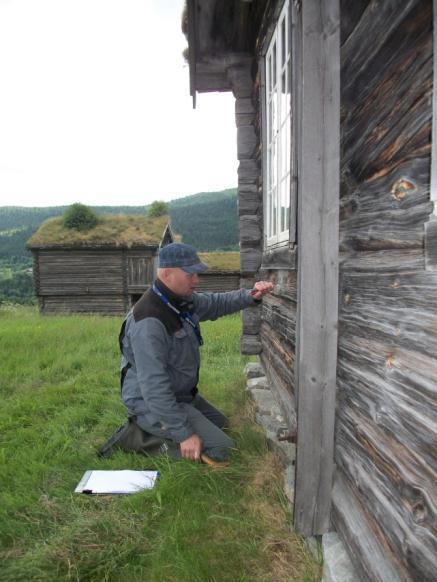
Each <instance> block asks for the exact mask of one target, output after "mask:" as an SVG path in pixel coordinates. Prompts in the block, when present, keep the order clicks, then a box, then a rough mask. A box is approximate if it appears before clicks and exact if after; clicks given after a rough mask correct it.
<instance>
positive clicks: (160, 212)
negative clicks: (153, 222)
mask: <svg viewBox="0 0 437 582" xmlns="http://www.w3.org/2000/svg"><path fill="white" fill-rule="evenodd" d="M164 214H168V204H166V203H165V202H162V200H155V202H152V204H151V205H150V208H149V211H148V213H147V216H149V217H150V218H155V217H157V216H164Z"/></svg>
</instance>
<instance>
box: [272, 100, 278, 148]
mask: <svg viewBox="0 0 437 582" xmlns="http://www.w3.org/2000/svg"><path fill="white" fill-rule="evenodd" d="M271 108H272V116H271V119H272V125H271V128H272V129H271V132H270V135H271V139H272V140H273V137H274V136H275V135H276V133H277V131H278V120H277V114H278V112H277V93H276V91H275V92H274V93H273V95H272V101H271Z"/></svg>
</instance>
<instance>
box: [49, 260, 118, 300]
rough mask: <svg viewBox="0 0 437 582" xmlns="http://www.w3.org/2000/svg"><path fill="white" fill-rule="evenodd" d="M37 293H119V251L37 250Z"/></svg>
mask: <svg viewBox="0 0 437 582" xmlns="http://www.w3.org/2000/svg"><path fill="white" fill-rule="evenodd" d="M39 279H40V284H39V292H40V294H41V295H44V296H47V295H73V294H90V295H98V294H100V293H104V292H106V293H116V294H120V295H121V294H123V261H122V252H121V251H102V250H95V251H91V250H89V251H88V250H76V249H75V250H65V251H61V250H52V251H50V250H40V251H39Z"/></svg>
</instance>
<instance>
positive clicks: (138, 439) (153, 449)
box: [97, 417, 181, 459]
mask: <svg viewBox="0 0 437 582" xmlns="http://www.w3.org/2000/svg"><path fill="white" fill-rule="evenodd" d="M116 449H121V450H122V451H126V452H135V453H144V454H148V455H159V454H162V453H165V454H167V455H168V456H170V457H171V458H173V459H179V458H181V455H180V449H179V445H178V443H175V442H174V441H172V440H170V439H165V438H162V437H157V436H154V435H152V434H150V433H148V432H146V431H144V430H143V429H142V428H141V427H140V426H138V424H137V423H136V422H135V417H129V419H128V420H127V421H126V422H125V423H124V424H123V425H122V426H120V428H118V429H117V430H116V431H115V433H114V434H113V435H112V436H111V437H109V439H108V440H107V441H106V443H105V444H104V445H103V446H102V447H100V449H99V450H98V452H97V454H98V456H99V457H105V458H106V457H110V456H111V454H112V452H113V451H114V450H116Z"/></svg>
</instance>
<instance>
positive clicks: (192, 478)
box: [0, 308, 320, 582]
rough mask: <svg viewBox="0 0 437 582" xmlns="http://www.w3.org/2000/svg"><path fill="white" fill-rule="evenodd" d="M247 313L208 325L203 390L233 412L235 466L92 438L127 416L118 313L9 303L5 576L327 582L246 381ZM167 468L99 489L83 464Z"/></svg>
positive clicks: (2, 316) (0, 510) (4, 385)
mask: <svg viewBox="0 0 437 582" xmlns="http://www.w3.org/2000/svg"><path fill="white" fill-rule="evenodd" d="M240 321H241V320H240V317H239V316H232V317H228V318H222V319H220V320H218V321H217V322H208V323H206V324H203V332H204V336H205V340H206V341H205V345H204V347H203V348H202V351H203V367H202V373H201V379H200V391H201V393H202V394H203V395H204V396H205V397H206V398H208V399H209V400H211V401H212V403H213V404H215V405H216V406H218V407H219V408H221V409H222V410H223V411H224V412H225V413H226V414H228V415H229V416H230V420H231V429H230V434H231V436H232V437H233V438H234V440H235V442H236V450H235V451H234V452H233V459H232V462H231V465H230V466H229V467H228V468H225V469H222V470H219V471H214V470H211V468H210V467H208V466H206V465H203V464H199V463H194V462H192V461H187V460H181V461H177V462H175V461H169V460H167V459H166V457H162V456H161V457H154V458H149V457H144V456H140V455H135V454H127V453H122V452H119V453H117V454H116V455H115V456H114V457H113V458H110V459H98V458H97V456H96V453H95V451H96V447H98V446H99V445H100V444H101V443H102V442H104V440H105V439H106V438H107V437H108V436H109V435H110V434H111V433H112V432H113V431H114V430H115V429H116V428H117V427H118V426H119V425H120V424H121V423H122V422H123V421H124V414H125V413H124V408H123V406H122V404H121V402H120V398H119V376H118V367H119V354H118V344H117V334H118V330H119V326H120V323H121V321H120V318H111V317H106V318H103V317H91V316H89V317H84V316H82V317H79V316H69V317H41V316H39V315H38V314H37V312H36V310H33V309H31V308H18V309H14V310H9V311H6V310H4V309H3V310H1V309H0V324H1V328H2V355H3V366H2V374H1V376H0V392H1V397H2V407H1V410H0V426H1V434H2V438H1V449H0V465H1V470H0V579H1V580H2V581H4V582H15V581H17V580H23V581H24V580H25V581H28V580H35V581H44V582H45V581H63V580H65V581H67V580H75V581H79V580H83V581H85V580H89V581H104V580H106V581H109V580H111V581H118V580H120V581H121V580H132V581H134V582H135V581H140V580H141V581H142V580H148V581H157V582H158V581H159V582H165V581H169V582H170V581H173V580H180V581H181V582H184V581H186V582H192V581H198V582H203V581H212V580H266V581H267V580H278V581H279V580H284V581H285V580H296V581H308V582H309V581H312V580H320V567H319V566H318V565H317V564H315V563H314V562H313V560H312V558H311V557H310V555H309V554H308V552H307V551H306V550H305V547H304V545H303V543H302V541H301V540H300V538H299V537H298V536H296V535H295V534H293V533H292V532H291V531H290V526H289V523H290V515H289V512H288V509H287V504H286V503H285V499H284V495H283V493H282V488H281V472H280V469H279V463H278V459H277V458H276V457H275V455H273V454H272V453H271V452H269V451H268V450H267V448H266V442H265V438H264V436H263V434H262V432H261V430H260V429H259V428H258V427H257V426H256V425H255V424H254V422H253V410H252V407H251V404H250V403H249V402H247V400H246V398H247V397H246V394H245V392H244V390H243V384H244V381H243V375H242V368H243V364H244V362H245V359H244V358H242V357H241V356H240V355H239V351H238V344H239V340H238V338H239V333H240ZM105 468H108V469H109V468H111V469H121V468H130V469H140V468H142V469H159V470H160V471H161V475H162V476H161V478H160V480H159V482H158V484H157V485H156V486H155V488H154V489H153V490H150V491H145V492H142V493H138V494H135V495H133V496H112V497H111V496H109V497H107V496H104V497H91V496H87V495H77V494H74V493H73V489H74V487H75V486H76V484H77V483H78V481H79V479H80V478H81V476H82V474H83V473H84V471H85V470H87V469H105Z"/></svg>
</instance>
